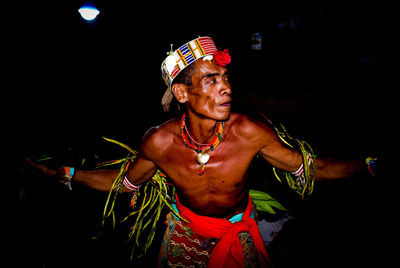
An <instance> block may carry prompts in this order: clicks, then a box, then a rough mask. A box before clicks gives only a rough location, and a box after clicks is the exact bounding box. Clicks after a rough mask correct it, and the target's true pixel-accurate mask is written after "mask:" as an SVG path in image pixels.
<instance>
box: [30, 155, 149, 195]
mask: <svg viewBox="0 0 400 268" xmlns="http://www.w3.org/2000/svg"><path fill="white" fill-rule="evenodd" d="M27 162H28V163H29V164H30V166H32V167H33V168H34V169H35V170H36V173H39V174H40V175H41V176H42V177H48V178H50V177H54V178H60V177H62V176H63V175H64V174H63V170H62V168H49V167H48V166H46V165H44V164H41V163H37V162H34V161H32V160H30V159H29V158H28V159H27ZM155 170H156V166H155V165H154V163H153V162H152V161H149V160H146V159H143V158H141V157H140V156H139V157H138V159H137V160H136V162H135V164H134V165H133V166H131V167H130V168H129V170H128V172H127V175H126V176H127V178H128V179H129V181H130V182H131V183H132V184H134V185H140V184H141V183H143V182H145V181H146V180H147V179H149V178H151V176H152V175H153V174H154V172H155ZM118 173H119V169H118V170H76V171H75V174H74V179H73V180H74V182H75V183H80V184H83V185H85V186H87V187H89V188H92V189H95V190H98V191H109V190H110V189H111V186H112V184H113V182H114V180H115V179H116V178H117V176H118ZM123 191H124V192H130V191H131V190H129V189H128V188H126V187H125V186H124V187H123Z"/></svg>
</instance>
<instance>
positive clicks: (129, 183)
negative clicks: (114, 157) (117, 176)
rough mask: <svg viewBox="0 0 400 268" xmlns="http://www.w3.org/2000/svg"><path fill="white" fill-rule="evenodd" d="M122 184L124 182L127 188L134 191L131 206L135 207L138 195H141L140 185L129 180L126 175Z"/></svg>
mask: <svg viewBox="0 0 400 268" xmlns="http://www.w3.org/2000/svg"><path fill="white" fill-rule="evenodd" d="M122 184H123V185H124V186H125V187H126V188H128V189H129V190H131V191H133V194H132V199H131V204H130V206H131V207H132V208H133V207H135V204H136V200H137V198H138V195H139V189H140V185H139V186H136V185H133V184H132V183H131V182H130V181H129V180H128V178H127V177H126V176H124V179H123V181H122Z"/></svg>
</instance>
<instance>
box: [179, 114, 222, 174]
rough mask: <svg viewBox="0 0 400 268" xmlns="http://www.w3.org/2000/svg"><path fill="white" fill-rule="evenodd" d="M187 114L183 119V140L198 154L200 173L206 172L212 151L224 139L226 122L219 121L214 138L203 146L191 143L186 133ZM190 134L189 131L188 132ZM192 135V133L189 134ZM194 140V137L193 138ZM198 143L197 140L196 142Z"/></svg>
mask: <svg viewBox="0 0 400 268" xmlns="http://www.w3.org/2000/svg"><path fill="white" fill-rule="evenodd" d="M185 122H186V114H183V116H182V121H181V127H180V128H181V130H180V131H181V136H182V139H183V142H184V143H185V145H186V147H189V148H190V149H192V150H194V151H195V152H196V153H197V154H196V160H197V163H199V165H200V170H199V175H200V176H201V175H203V174H204V169H205V166H206V164H207V163H208V160H210V154H209V152H210V151H214V150H215V148H216V147H217V145H218V144H219V143H220V142H221V141H222V134H223V133H224V123H223V122H218V123H217V132H216V133H215V136H214V138H213V139H212V141H211V142H210V143H209V144H204V145H202V146H195V145H192V144H190V143H189V141H188V139H187V137H186V134H185V129H186V131H187V128H186V124H185ZM188 135H189V132H188ZM189 136H190V135H189ZM191 139H192V140H193V138H191ZM196 143H197V142H196Z"/></svg>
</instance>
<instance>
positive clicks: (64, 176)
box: [60, 167, 75, 191]
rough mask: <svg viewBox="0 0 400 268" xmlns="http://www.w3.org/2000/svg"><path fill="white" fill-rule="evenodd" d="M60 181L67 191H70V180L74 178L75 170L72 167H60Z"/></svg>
mask: <svg viewBox="0 0 400 268" xmlns="http://www.w3.org/2000/svg"><path fill="white" fill-rule="evenodd" d="M60 173H61V176H60V179H61V180H60V181H61V182H62V183H63V184H64V185H65V186H67V187H68V189H69V190H70V191H71V190H72V186H71V182H72V179H73V178H74V175H75V168H73V167H61V168H60Z"/></svg>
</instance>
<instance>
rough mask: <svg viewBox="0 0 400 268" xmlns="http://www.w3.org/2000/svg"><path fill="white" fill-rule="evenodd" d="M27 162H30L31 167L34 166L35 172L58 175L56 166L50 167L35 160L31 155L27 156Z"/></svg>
mask: <svg viewBox="0 0 400 268" xmlns="http://www.w3.org/2000/svg"><path fill="white" fill-rule="evenodd" d="M25 160H26V162H27V163H28V164H29V166H30V167H32V168H33V171H34V172H35V173H38V174H39V175H41V176H44V177H54V176H56V175H57V170H56V169H54V168H49V167H48V166H46V165H44V164H41V163H38V162H35V161H33V160H32V159H30V158H29V157H25Z"/></svg>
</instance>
